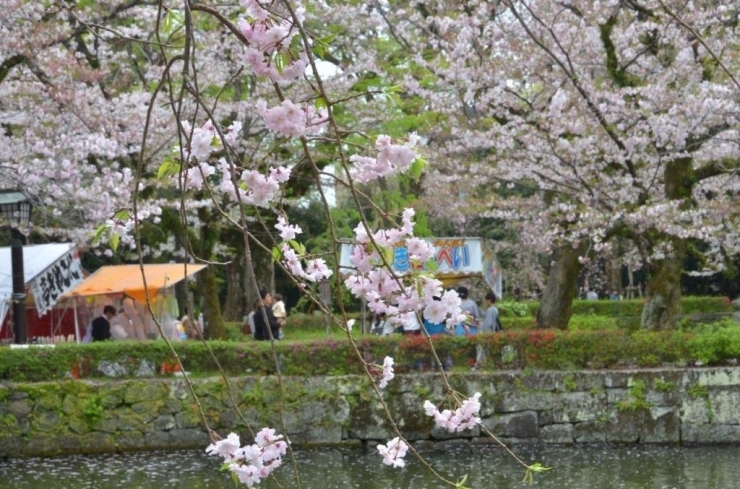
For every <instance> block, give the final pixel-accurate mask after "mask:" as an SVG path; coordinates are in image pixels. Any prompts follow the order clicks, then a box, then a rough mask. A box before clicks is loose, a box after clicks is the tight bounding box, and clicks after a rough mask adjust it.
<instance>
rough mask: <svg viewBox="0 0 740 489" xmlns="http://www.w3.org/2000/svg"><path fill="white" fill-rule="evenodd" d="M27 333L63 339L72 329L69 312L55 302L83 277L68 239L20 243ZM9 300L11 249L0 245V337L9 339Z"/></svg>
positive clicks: (10, 330) (10, 332)
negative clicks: (57, 241) (23, 244)
mask: <svg viewBox="0 0 740 489" xmlns="http://www.w3.org/2000/svg"><path fill="white" fill-rule="evenodd" d="M23 272H24V273H23V275H24V283H25V284H26V293H27V297H26V319H27V327H28V337H29V338H31V339H32V340H34V339H41V338H45V339H50V338H55V339H57V340H59V341H61V339H65V340H66V339H67V337H68V336H69V335H71V334H72V332H73V324H74V323H73V319H74V318H73V317H72V314H71V313H69V314H67V312H66V311H64V310H63V309H58V308H56V307H55V306H56V305H57V303H58V302H59V300H60V299H61V298H62V296H63V294H64V293H65V292H67V291H69V290H70V289H72V288H73V287H75V286H76V285H77V284H79V283H81V282H82V280H83V279H84V276H83V271H82V265H81V264H80V258H79V255H78V252H77V248H76V247H75V245H74V244H72V243H48V244H38V245H28V246H24V247H23ZM12 300H13V269H12V260H11V250H10V248H8V247H5V248H0V338H2V341H3V342H8V341H11V339H12V328H11V327H10V317H9V315H8V310H9V309H10V308H11V307H10V306H11V304H12Z"/></svg>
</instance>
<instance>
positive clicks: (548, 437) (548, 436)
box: [540, 423, 575, 444]
mask: <svg viewBox="0 0 740 489" xmlns="http://www.w3.org/2000/svg"><path fill="white" fill-rule="evenodd" d="M540 439H541V440H542V441H543V442H545V443H558V444H572V443H573V442H574V441H575V440H574V429H573V425H572V424H570V423H566V424H551V425H548V426H543V427H541V428H540Z"/></svg>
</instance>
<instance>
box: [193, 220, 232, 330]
mask: <svg viewBox="0 0 740 489" xmlns="http://www.w3.org/2000/svg"><path fill="white" fill-rule="evenodd" d="M198 217H199V218H200V220H201V222H202V223H203V225H202V226H201V227H200V243H199V245H200V246H199V249H198V256H199V257H201V258H203V259H205V260H210V259H211V257H212V255H213V248H214V246H215V244H216V242H217V241H218V238H219V226H218V224H217V223H215V222H214V221H213V215H212V214H211V213H210V212H209V211H208V210H206V209H204V208H201V209H199V210H198ZM198 289H200V292H201V294H202V297H203V320H204V321H205V323H206V324H205V325H201V326H204V336H205V338H206V339H209V340H220V339H226V327H225V325H224V321H223V317H222V316H221V303H220V301H219V297H218V285H217V284H216V269H215V265H209V266H208V267H206V268H205V269H204V270H203V271H201V272H200V273H199V274H198Z"/></svg>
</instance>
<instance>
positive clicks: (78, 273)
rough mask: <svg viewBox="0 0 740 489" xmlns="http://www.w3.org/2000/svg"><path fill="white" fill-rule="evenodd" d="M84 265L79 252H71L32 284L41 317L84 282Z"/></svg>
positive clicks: (42, 273) (37, 309)
mask: <svg viewBox="0 0 740 489" xmlns="http://www.w3.org/2000/svg"><path fill="white" fill-rule="evenodd" d="M83 278H84V277H83V276H82V265H81V264H80V258H79V256H78V255H77V250H70V251H69V252H68V253H66V254H65V255H64V256H62V257H61V258H60V259H59V260H57V261H56V262H55V263H54V264H53V265H52V266H50V267H49V268H47V269H46V270H44V271H43V272H41V273H40V274H39V275H38V276H37V277H36V278H35V279H33V281H32V282H31V283H30V286H31V291H32V292H33V298H34V300H35V301H36V311H38V313H39V316H41V315H43V314H44V313H45V312H46V311H48V310H49V309H51V308H52V307H53V306H54V304H56V303H57V301H58V300H59V298H60V297H61V296H62V294H64V293H65V292H67V291H68V290H70V289H71V288H72V287H74V286H75V285H77V284H79V283H80V282H82V279H83Z"/></svg>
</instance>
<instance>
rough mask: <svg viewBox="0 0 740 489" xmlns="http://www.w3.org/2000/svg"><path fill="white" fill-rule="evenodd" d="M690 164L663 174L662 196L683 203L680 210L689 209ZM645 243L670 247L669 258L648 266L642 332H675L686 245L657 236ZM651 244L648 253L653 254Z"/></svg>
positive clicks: (677, 163) (679, 163)
mask: <svg viewBox="0 0 740 489" xmlns="http://www.w3.org/2000/svg"><path fill="white" fill-rule="evenodd" d="M692 166H693V160H692V159H691V158H688V157H687V158H679V159H676V160H673V161H671V162H669V163H667V164H666V166H665V171H664V180H665V183H664V185H665V194H666V197H667V198H668V199H670V200H673V201H677V200H678V201H682V203H681V207H682V208H688V207H691V206H692V203H691V192H692V187H693V184H694V181H695V175H694V173H693V167H692ZM660 238H662V239H658V240H650V237H649V236H648V240H650V241H649V242H650V243H651V244H653V243H658V244H660V243H666V242H667V244H670V245H671V251H672V253H671V254H669V255H668V254H667V256H666V257H665V258H663V259H662V260H653V261H652V262H650V263H648V281H647V286H646V287H645V307H644V309H643V310H642V321H641V323H640V327H641V328H642V329H651V330H655V329H675V328H676V327H677V326H678V317H679V315H680V314H681V273H682V272H683V263H684V259H685V258H686V243H685V241H684V240H682V239H680V238H676V237H673V236H671V237H667V236H660ZM654 246H655V245H654V244H653V247H651V249H649V250H648V251H649V252H652V251H654Z"/></svg>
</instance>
